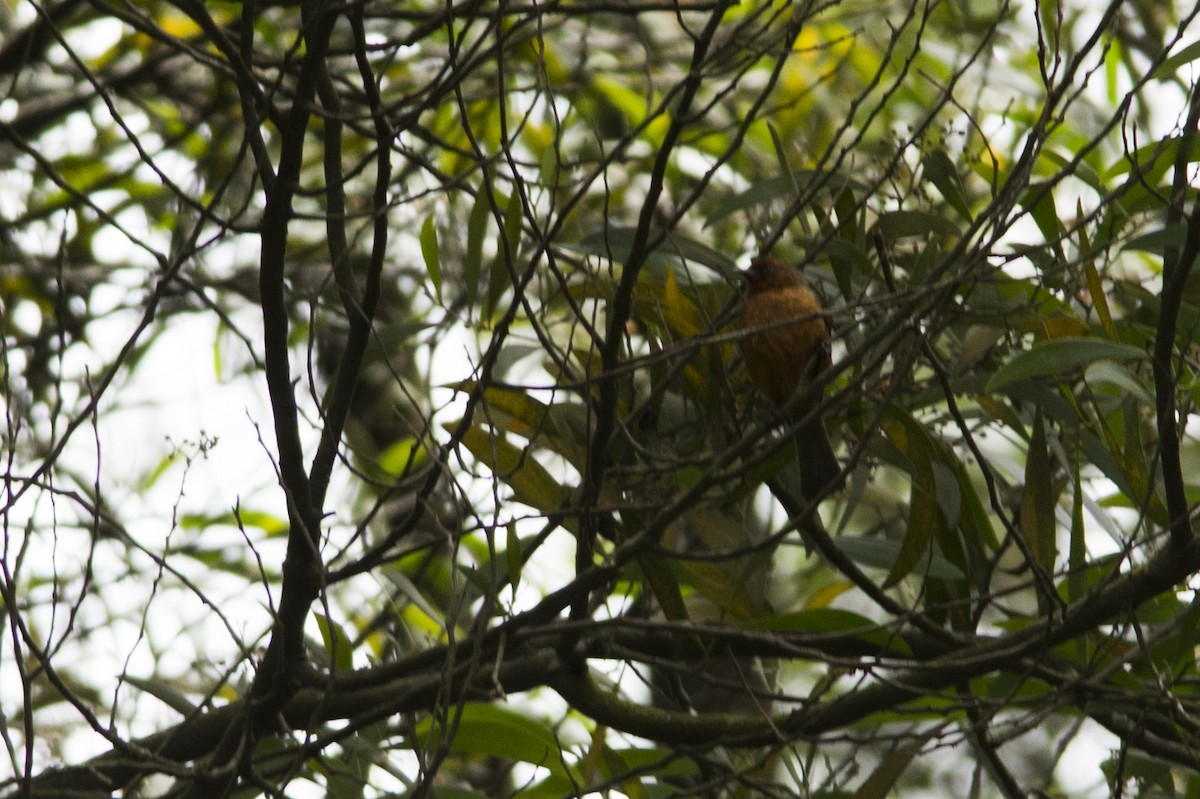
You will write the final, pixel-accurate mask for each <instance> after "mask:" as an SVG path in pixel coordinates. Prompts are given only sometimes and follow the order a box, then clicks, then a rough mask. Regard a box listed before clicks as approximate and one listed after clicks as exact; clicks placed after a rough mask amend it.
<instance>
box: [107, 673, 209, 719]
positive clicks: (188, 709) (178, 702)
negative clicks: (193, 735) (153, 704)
mask: <svg viewBox="0 0 1200 799" xmlns="http://www.w3.org/2000/svg"><path fill="white" fill-rule="evenodd" d="M121 681H122V682H125V683H128V684H130V685H132V686H133V687H134V688H137V689H139V690H141V691H144V692H145V693H148V694H150V695H151V696H153V697H154V698H155V699H157V700H159V701H160V702H162V703H163V704H164V705H166V706H167V707H169V708H171V709H172V710H176V711H178V712H179V713H180V715H183V716H187V717H191V716H193V715H195V713H196V711H197V710H198V708H197V707H196V705H195V704H194V703H193V702H192V700H190V699H188V698H187V696H185V695H184V694H182V693H180V692H179V691H176V690H175V689H174V688H172V687H171V686H169V685H167V684H166V683H164V682H162V681H161V680H156V679H143V678H141V677H134V676H132V675H130V674H125V675H124V676H122V677H121Z"/></svg>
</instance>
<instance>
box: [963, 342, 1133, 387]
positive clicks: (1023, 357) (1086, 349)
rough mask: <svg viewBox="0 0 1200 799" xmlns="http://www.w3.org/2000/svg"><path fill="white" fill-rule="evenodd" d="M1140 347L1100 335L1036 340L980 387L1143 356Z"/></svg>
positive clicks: (1052, 375) (1053, 376)
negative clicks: (1040, 342)
mask: <svg viewBox="0 0 1200 799" xmlns="http://www.w3.org/2000/svg"><path fill="white" fill-rule="evenodd" d="M1148 357H1149V356H1148V355H1147V354H1146V352H1145V351H1144V350H1141V349H1139V348H1137V347H1134V346H1131V345H1129V344H1122V343H1120V342H1118V341H1107V340H1105V339H1102V338H1060V339H1053V340H1051V341H1047V342H1045V343H1043V344H1039V345H1037V346H1036V347H1034V348H1033V349H1031V350H1027V351H1025V352H1023V353H1021V354H1020V355H1018V356H1016V357H1015V358H1013V359H1012V360H1011V361H1009V362H1008V363H1006V364H1004V366H1002V367H1000V368H999V369H997V370H996V373H995V374H994V375H992V379H991V380H989V381H988V383H987V386H986V387H985V388H984V390H985V391H987V392H988V393H991V392H994V391H999V390H1001V389H1003V388H1006V387H1008V386H1010V385H1012V384H1013V383H1018V382H1020V381H1022V380H1031V379H1033V378H1041V377H1051V378H1056V379H1057V378H1061V377H1062V376H1063V375H1064V374H1066V373H1068V372H1073V371H1075V370H1076V369H1079V368H1080V367H1083V366H1086V365H1087V364H1090V363H1092V362H1094V361H1099V360H1102V359H1105V358H1108V359H1111V360H1114V361H1131V360H1145V359H1147V358H1148Z"/></svg>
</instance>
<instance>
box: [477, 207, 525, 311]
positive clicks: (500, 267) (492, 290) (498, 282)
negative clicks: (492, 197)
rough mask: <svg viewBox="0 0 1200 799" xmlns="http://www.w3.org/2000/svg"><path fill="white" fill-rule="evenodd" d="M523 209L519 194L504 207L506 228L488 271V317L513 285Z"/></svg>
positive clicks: (498, 242)
mask: <svg viewBox="0 0 1200 799" xmlns="http://www.w3.org/2000/svg"><path fill="white" fill-rule="evenodd" d="M496 202H497V203H499V202H500V198H499V196H497V199H496ZM523 211H524V208H523V207H522V205H521V196H520V195H519V194H516V195H513V196H512V197H511V198H509V200H508V203H507V204H506V205H505V209H504V230H503V231H501V233H502V235H501V237H500V239H499V241H497V242H496V257H495V258H493V259H492V266H491V269H490V271H489V272H488V293H487V302H486V304H485V305H484V313H485V315H486V316H487V317H488V318H491V317H492V316H493V315H495V313H496V307H497V306H498V305H499V304H500V298H501V297H502V296H504V291H505V289H507V288H508V287H510V286H512V285H513V275H514V274H516V263H517V254H518V253H519V252H520V249H521V219H522V216H521V214H522V213H523Z"/></svg>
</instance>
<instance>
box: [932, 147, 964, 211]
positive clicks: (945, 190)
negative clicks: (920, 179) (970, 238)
mask: <svg viewBox="0 0 1200 799" xmlns="http://www.w3.org/2000/svg"><path fill="white" fill-rule="evenodd" d="M922 166H923V168H924V170H925V177H927V178H929V182H930V183H932V184H933V185H934V186H936V187H937V190H938V191H939V192H941V193H942V196H943V197H944V198H946V202H947V203H949V204H950V207H951V208H953V209H954V210H955V211H958V212H959V213H960V214H962V216H963V219H965V220H967V221H968V222H970V221H971V208H970V206H969V205H968V204H967V193H966V190H965V189H964V188H963V182H962V178H961V177H959V174H958V171H957V170H955V168H954V162H953V161H951V160H950V156H949V155H947V154H946V151H945V150H942V149H937V150H933V151H931V152H929V153H927V154H926V155H925V160H924V161H923V163H922Z"/></svg>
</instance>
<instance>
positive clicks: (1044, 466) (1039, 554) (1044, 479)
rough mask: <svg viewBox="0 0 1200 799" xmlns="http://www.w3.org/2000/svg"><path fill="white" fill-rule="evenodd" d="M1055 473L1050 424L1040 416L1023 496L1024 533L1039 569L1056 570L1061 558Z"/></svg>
mask: <svg viewBox="0 0 1200 799" xmlns="http://www.w3.org/2000/svg"><path fill="white" fill-rule="evenodd" d="M1055 499H1056V497H1055V494H1054V471H1053V464H1052V462H1051V460H1050V450H1049V446H1048V445H1047V442H1046V423H1045V420H1044V419H1043V418H1042V414H1041V413H1038V414H1037V416H1036V417H1035V418H1034V422H1033V434H1032V435H1031V437H1030V440H1029V457H1028V458H1027V459H1026V461H1025V487H1024V489H1023V490H1022V492H1021V520H1020V521H1021V532H1022V534H1024V536H1025V540H1026V541H1027V542H1028V543H1029V550H1030V552H1031V553H1032V554H1033V559H1034V561H1035V562H1036V563H1037V565H1038V566H1040V567H1041V568H1043V569H1044V570H1046V571H1047V572H1050V571H1053V570H1054V560H1055V557H1056V556H1057V555H1058V541H1057V539H1056V537H1055V536H1056V533H1057V525H1056V524H1055V521H1054V503H1055Z"/></svg>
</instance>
